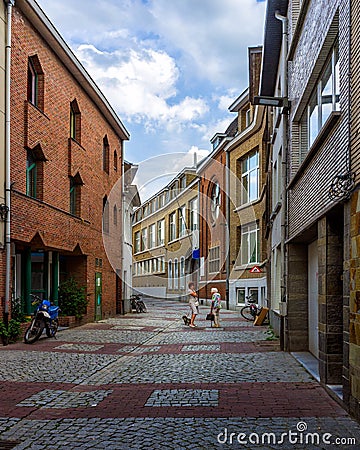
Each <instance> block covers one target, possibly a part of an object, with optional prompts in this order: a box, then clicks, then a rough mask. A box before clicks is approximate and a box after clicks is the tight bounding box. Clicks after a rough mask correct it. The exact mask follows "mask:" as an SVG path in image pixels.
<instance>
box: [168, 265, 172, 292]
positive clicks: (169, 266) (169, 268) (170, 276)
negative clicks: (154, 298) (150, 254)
mask: <svg viewBox="0 0 360 450" xmlns="http://www.w3.org/2000/svg"><path fill="white" fill-rule="evenodd" d="M172 288H173V265H172V261H171V259H169V261H168V289H172Z"/></svg>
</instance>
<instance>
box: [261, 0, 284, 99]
mask: <svg viewBox="0 0 360 450" xmlns="http://www.w3.org/2000/svg"><path fill="white" fill-rule="evenodd" d="M287 8H288V0H268V2H267V8H266V16H265V34H264V50H263V63H262V72H261V82H260V92H259V94H260V95H265V96H270V97H271V96H273V95H274V92H275V86H276V75H277V71H278V65H279V57H280V50H281V41H282V24H281V21H280V20H278V19H277V18H276V17H275V12H276V11H279V13H280V14H281V15H283V16H286V14H287Z"/></svg>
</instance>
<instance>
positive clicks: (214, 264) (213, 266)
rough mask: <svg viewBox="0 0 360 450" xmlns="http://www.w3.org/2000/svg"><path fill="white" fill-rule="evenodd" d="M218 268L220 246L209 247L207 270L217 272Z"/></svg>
mask: <svg viewBox="0 0 360 450" xmlns="http://www.w3.org/2000/svg"><path fill="white" fill-rule="evenodd" d="M219 270H220V247H219V246H217V247H212V248H210V249H209V272H210V273H217V272H219Z"/></svg>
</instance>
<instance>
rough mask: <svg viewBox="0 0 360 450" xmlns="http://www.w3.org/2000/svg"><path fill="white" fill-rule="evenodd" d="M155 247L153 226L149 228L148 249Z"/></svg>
mask: <svg viewBox="0 0 360 450" xmlns="http://www.w3.org/2000/svg"><path fill="white" fill-rule="evenodd" d="M154 247H156V234H155V224H152V225H150V226H149V248H154Z"/></svg>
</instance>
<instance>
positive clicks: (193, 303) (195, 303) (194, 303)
mask: <svg viewBox="0 0 360 450" xmlns="http://www.w3.org/2000/svg"><path fill="white" fill-rule="evenodd" d="M189 306H190V309H191V321H190V325H189V326H190V327H191V328H195V327H196V325H195V324H194V322H195V319H196V316H197V315H198V314H199V300H198V295H197V293H196V291H195V284H194V283H193V282H192V281H190V283H189Z"/></svg>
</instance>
